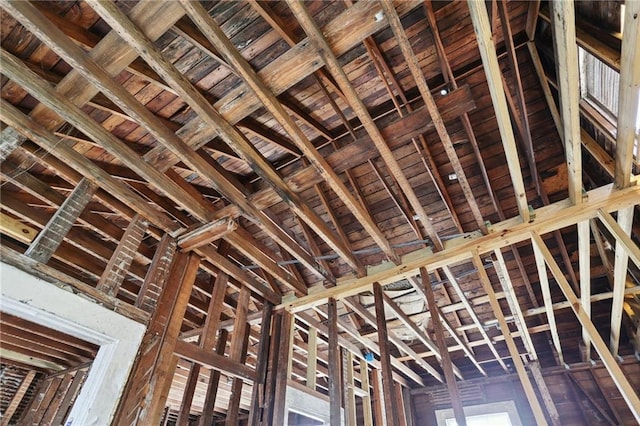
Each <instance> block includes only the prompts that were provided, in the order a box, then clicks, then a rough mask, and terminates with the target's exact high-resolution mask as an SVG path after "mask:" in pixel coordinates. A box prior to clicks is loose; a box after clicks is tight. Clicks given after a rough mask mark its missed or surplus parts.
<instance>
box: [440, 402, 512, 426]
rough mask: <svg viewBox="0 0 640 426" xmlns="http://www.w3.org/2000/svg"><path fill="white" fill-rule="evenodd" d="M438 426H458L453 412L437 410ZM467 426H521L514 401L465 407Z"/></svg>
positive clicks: (450, 410)
mask: <svg viewBox="0 0 640 426" xmlns="http://www.w3.org/2000/svg"><path fill="white" fill-rule="evenodd" d="M435 414H436V421H437V424H438V426H455V425H457V423H456V419H455V416H454V414H453V410H452V409H451V408H449V409H445V410H436V412H435ZM464 415H465V419H466V420H467V426H486V425H491V426H521V425H522V422H521V421H520V416H518V410H517V409H516V404H515V403H514V402H513V401H502V402H492V403H489V404H481V405H470V406H467V407H464Z"/></svg>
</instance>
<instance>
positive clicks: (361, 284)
mask: <svg viewBox="0 0 640 426" xmlns="http://www.w3.org/2000/svg"><path fill="white" fill-rule="evenodd" d="M612 187H613V185H612V184H611V185H607V186H603V187H601V188H597V189H594V190H591V191H588V192H587V198H586V201H585V202H584V203H583V204H582V205H581V206H575V205H570V204H569V201H568V200H563V201H559V202H556V203H553V204H551V205H549V206H545V207H541V208H539V209H537V210H536V211H535V213H536V220H535V222H532V223H529V222H526V223H522V222H521V221H520V220H519V219H518V218H513V219H507V220H505V221H503V222H500V223H499V224H495V225H493V227H492V228H493V232H492V233H490V234H488V235H485V236H480V237H476V238H471V239H468V238H466V237H458V238H459V240H457V242H459V244H456V243H453V242H452V241H456V240H455V239H454V240H450V241H449V244H451V246H450V247H451V248H448V249H445V250H443V251H442V252H437V253H429V254H425V253H421V252H420V251H417V252H414V253H412V254H411V255H407V256H405V259H403V262H402V263H401V264H400V265H398V266H391V265H386V266H384V267H382V268H380V271H379V272H375V273H370V274H369V275H368V276H366V277H362V278H352V279H349V280H338V285H337V286H336V287H333V288H329V289H325V290H323V291H320V292H317V293H314V294H312V295H308V296H305V297H302V298H298V299H295V300H291V301H287V302H286V303H284V304H283V307H284V308H286V309H288V310H290V311H293V312H299V311H301V310H305V309H309V308H310V307H312V306H317V305H319V304H322V303H324V301H326V299H327V298H328V297H336V298H338V299H340V298H344V297H349V296H353V295H355V294H358V293H361V292H363V291H367V290H370V289H371V285H372V283H374V282H379V283H381V284H383V285H385V284H388V283H391V282H394V281H397V280H399V279H403V278H407V277H409V276H414V275H415V274H416V273H417V272H416V271H417V270H418V269H419V268H421V267H426V268H429V269H435V268H441V267H444V266H447V265H449V264H451V263H456V262H459V261H461V260H464V259H468V258H469V257H470V251H471V250H472V249H476V250H479V251H480V252H483V253H484V252H487V251H491V250H495V249H496V248H500V247H505V246H507V245H510V244H515V243H518V242H520V241H524V240H526V239H528V233H529V232H530V231H531V230H536V231H537V232H540V233H547V232H551V231H554V230H556V229H561V228H563V227H566V226H570V225H573V224H575V223H577V222H580V221H581V220H587V219H590V218H593V217H595V216H596V215H597V211H598V209H601V208H602V209H603V210H605V211H613V210H615V209H619V208H626V207H628V206H632V205H635V204H636V203H637V200H638V195H639V194H640V188H637V187H629V188H625V189H623V190H618V191H611V190H612Z"/></svg>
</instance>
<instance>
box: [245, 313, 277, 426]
mask: <svg viewBox="0 0 640 426" xmlns="http://www.w3.org/2000/svg"><path fill="white" fill-rule="evenodd" d="M272 314H273V305H272V304H271V303H269V302H265V304H264V306H263V307H262V321H261V323H260V324H261V326H260V343H259V347H258V354H257V358H258V360H257V366H256V381H255V382H254V383H253V390H252V392H251V408H250V409H249V421H248V424H249V426H257V425H259V424H260V419H261V417H262V416H261V414H262V410H263V408H264V407H263V403H264V396H265V395H264V393H265V386H266V383H265V382H266V379H267V367H268V364H269V347H270V346H271V317H272Z"/></svg>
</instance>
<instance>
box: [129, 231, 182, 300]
mask: <svg viewBox="0 0 640 426" xmlns="http://www.w3.org/2000/svg"><path fill="white" fill-rule="evenodd" d="M176 247H177V245H176V240H175V239H174V238H171V236H170V235H169V234H164V235H163V236H162V238H161V239H160V242H159V243H158V245H157V247H156V252H155V254H154V255H153V259H152V260H151V264H150V265H149V269H148V270H147V275H145V277H144V281H143V283H142V287H141V288H140V292H139V293H138V297H137V298H136V303H135V306H136V307H137V308H141V307H142V308H146V310H147V311H149V312H153V311H154V309H155V306H156V303H157V297H154V296H152V294H151V291H154V292H156V291H157V292H158V294H162V290H163V289H164V286H165V285H166V281H167V277H168V276H169V270H170V267H171V261H172V260H173V255H174V254H175V252H176ZM158 297H159V296H158Z"/></svg>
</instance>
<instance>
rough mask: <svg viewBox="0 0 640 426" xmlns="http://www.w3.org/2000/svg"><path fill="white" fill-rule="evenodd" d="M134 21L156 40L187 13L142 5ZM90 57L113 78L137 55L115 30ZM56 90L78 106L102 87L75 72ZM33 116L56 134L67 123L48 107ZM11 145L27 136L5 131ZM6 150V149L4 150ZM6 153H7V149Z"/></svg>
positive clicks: (176, 7) (1, 142)
mask: <svg viewBox="0 0 640 426" xmlns="http://www.w3.org/2000/svg"><path fill="white" fill-rule="evenodd" d="M3 7H4V8H5V9H7V10H10V9H9V7H10V5H9V3H7V2H3ZM130 14H131V19H133V20H134V22H135V23H136V25H138V26H139V27H140V28H141V29H142V31H144V32H145V34H146V35H147V36H148V37H149V38H150V39H151V40H154V41H155V40H156V39H157V38H158V37H160V36H161V35H162V34H164V33H165V32H166V31H167V30H168V29H169V28H170V27H171V25H173V23H174V22H175V21H176V20H178V19H180V17H181V16H182V15H183V14H184V11H183V10H182V8H181V7H180V5H178V4H172V5H161V4H143V3H141V4H139V5H136V6H134V8H133V9H132V10H131V13H130ZM89 56H90V57H91V58H92V59H93V60H95V61H96V62H97V63H98V64H99V65H101V66H102V67H104V69H105V70H106V71H107V72H108V73H110V74H111V75H117V74H119V73H120V72H121V71H122V70H124V69H125V68H126V67H127V66H128V65H129V64H130V63H131V62H133V61H134V60H135V59H136V57H137V55H136V54H135V52H134V51H133V50H132V49H130V48H129V47H128V46H127V45H126V44H125V43H122V40H121V39H120V38H119V37H118V35H117V34H116V33H115V31H111V32H109V33H108V34H107V35H106V36H105V37H103V39H102V40H101V41H100V42H99V43H98V44H97V45H96V46H95V48H93V49H92V50H91V52H90V53H89ZM56 90H57V91H58V92H59V93H60V94H62V95H64V96H67V97H69V99H71V100H72V101H73V102H74V103H75V104H76V105H79V106H82V105H84V104H85V103H86V102H88V101H89V100H91V99H92V98H93V97H94V96H95V95H96V94H97V93H98V92H99V90H98V88H97V87H94V86H93V85H91V84H90V83H89V82H87V81H86V80H84V79H83V78H82V76H81V75H80V74H78V73H77V72H76V71H75V70H72V71H71V72H69V74H68V75H67V76H66V77H65V78H64V79H63V81H62V82H60V84H58V85H57V86H56ZM30 117H31V118H33V119H34V120H35V121H37V122H40V123H47V125H46V126H47V127H46V128H47V130H51V131H54V130H56V129H57V128H58V127H59V126H60V125H62V124H63V120H61V118H60V117H58V116H57V115H55V113H54V112H53V111H51V110H49V109H48V108H46V107H45V106H44V105H37V106H36V107H35V108H34V110H33V111H32V112H31V114H30ZM7 139H9V141H8V145H13V146H17V145H19V144H21V143H22V142H24V141H25V137H24V136H22V137H19V139H16V132H15V130H12V129H10V128H7V129H4V130H3V131H2V134H1V136H0V146H1V147H5V145H7V143H6V142H5V141H6V140H7ZM3 150H5V149H4V148H3ZM5 151H6V150H5Z"/></svg>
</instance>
